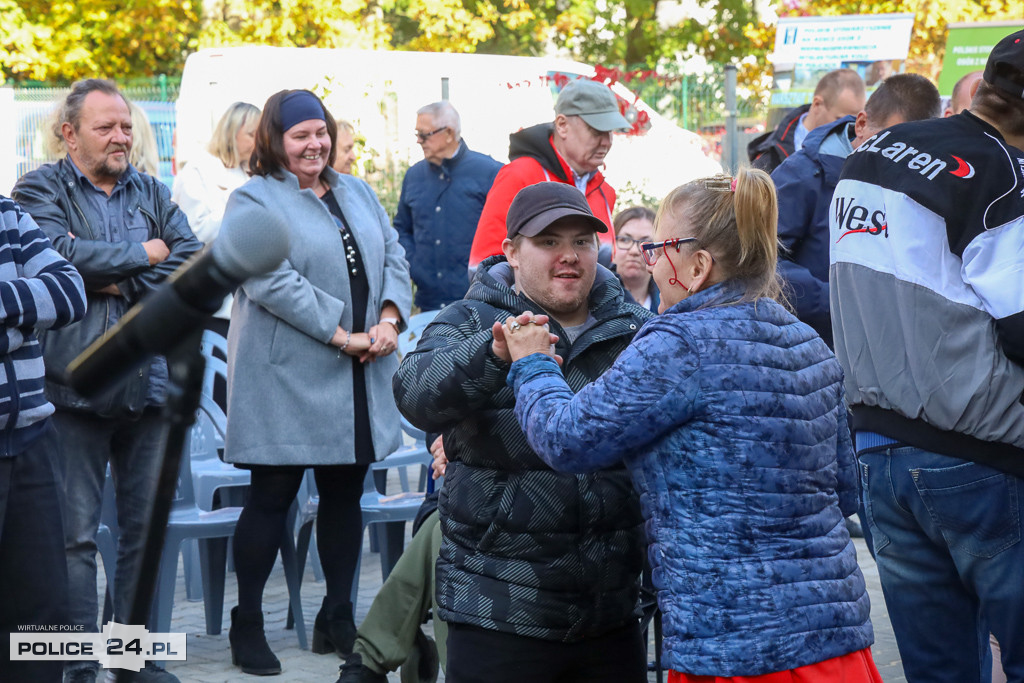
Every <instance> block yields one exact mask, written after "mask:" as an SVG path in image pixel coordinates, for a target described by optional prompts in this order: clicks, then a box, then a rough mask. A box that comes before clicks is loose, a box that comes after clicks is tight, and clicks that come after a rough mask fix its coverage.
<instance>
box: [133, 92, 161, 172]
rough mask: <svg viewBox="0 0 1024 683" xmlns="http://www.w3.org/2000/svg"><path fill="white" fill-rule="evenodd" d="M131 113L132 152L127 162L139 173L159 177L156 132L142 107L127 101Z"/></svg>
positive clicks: (158, 153)
mask: <svg viewBox="0 0 1024 683" xmlns="http://www.w3.org/2000/svg"><path fill="white" fill-rule="evenodd" d="M128 110H129V111H130V112H131V113H132V151H131V152H129V154H128V161H129V162H131V165H132V166H134V167H135V170H136V171H138V172H139V173H145V174H146V175H151V176H153V177H154V178H159V177H160V152H159V150H158V149H157V146H156V132H155V131H154V130H153V126H152V124H150V122H149V117H148V116H146V112H145V111H143V109H142V107H140V106H139V105H137V104H135V103H134V102H132V101H131V100H128Z"/></svg>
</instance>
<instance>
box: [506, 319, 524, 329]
mask: <svg viewBox="0 0 1024 683" xmlns="http://www.w3.org/2000/svg"><path fill="white" fill-rule="evenodd" d="M520 327H522V324H521V323H520V322H519V321H518V320H513V321H512V322H510V323H509V324H508V329H509V332H515V331H516V330H518V329H519V328H520Z"/></svg>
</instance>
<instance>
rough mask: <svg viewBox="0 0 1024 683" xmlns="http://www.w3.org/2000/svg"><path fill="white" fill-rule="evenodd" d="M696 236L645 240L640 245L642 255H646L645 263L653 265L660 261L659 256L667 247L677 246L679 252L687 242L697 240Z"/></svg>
mask: <svg viewBox="0 0 1024 683" xmlns="http://www.w3.org/2000/svg"><path fill="white" fill-rule="evenodd" d="M696 241H697V238H696V237H674V238H672V239H670V240H663V241H661V242H644V243H643V244H641V245H640V255H641V256H643V257H644V263H646V264H647V265H649V266H653V265H654V264H655V263H657V262H658V258H659V257H660V256H661V255H662V254H663V253H665V249H666V248H667V247H675V248H676V253H677V254H678V253H679V250H680V248H682V246H683V245H684V244H685V243H687V242H696Z"/></svg>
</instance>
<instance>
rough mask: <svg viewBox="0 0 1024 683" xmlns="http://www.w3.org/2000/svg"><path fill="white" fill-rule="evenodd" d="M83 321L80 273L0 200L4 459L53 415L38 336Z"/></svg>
mask: <svg viewBox="0 0 1024 683" xmlns="http://www.w3.org/2000/svg"><path fill="white" fill-rule="evenodd" d="M84 315H85V286H84V285H83V283H82V277H81V276H80V275H79V274H78V271H77V270H75V267H74V266H72V265H71V264H70V263H68V261H66V260H65V259H64V258H63V257H62V256H61V255H60V254H58V253H57V252H56V251H55V250H54V249H53V247H52V246H51V245H50V240H49V239H47V237H46V235H44V234H43V232H42V230H40V229H39V228H38V227H37V226H36V223H35V221H33V220H32V217H31V216H29V215H28V214H27V213H25V212H23V211H22V210H21V207H19V206H18V205H17V204H16V203H15V202H14V201H12V200H10V199H8V198H7V197H3V196H0V321H2V324H3V329H2V331H0V435H2V436H0V458H4V457H12V456H15V455H18V454H19V453H22V452H23V451H24V450H25V449H26V448H27V447H28V446H29V445H30V444H31V443H32V442H33V441H34V440H35V439H36V438H37V437H38V436H39V434H41V433H42V431H43V428H44V427H45V425H46V418H48V417H49V416H50V415H52V414H53V405H51V404H50V402H49V401H48V400H47V399H46V395H45V393H44V391H43V380H44V370H43V353H42V348H41V346H40V342H39V338H38V336H37V333H36V331H37V330H41V329H49V328H53V327H61V326H63V325H67V324H69V323H73V322H75V321H77V320H80V319H81V318H82V316H84Z"/></svg>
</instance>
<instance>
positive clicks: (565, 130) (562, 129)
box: [555, 114, 569, 140]
mask: <svg viewBox="0 0 1024 683" xmlns="http://www.w3.org/2000/svg"><path fill="white" fill-rule="evenodd" d="M555 134H556V135H558V137H559V138H561V139H563V140H564V139H565V138H567V137H569V117H568V116H566V115H565V114H558V115H557V116H555Z"/></svg>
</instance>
